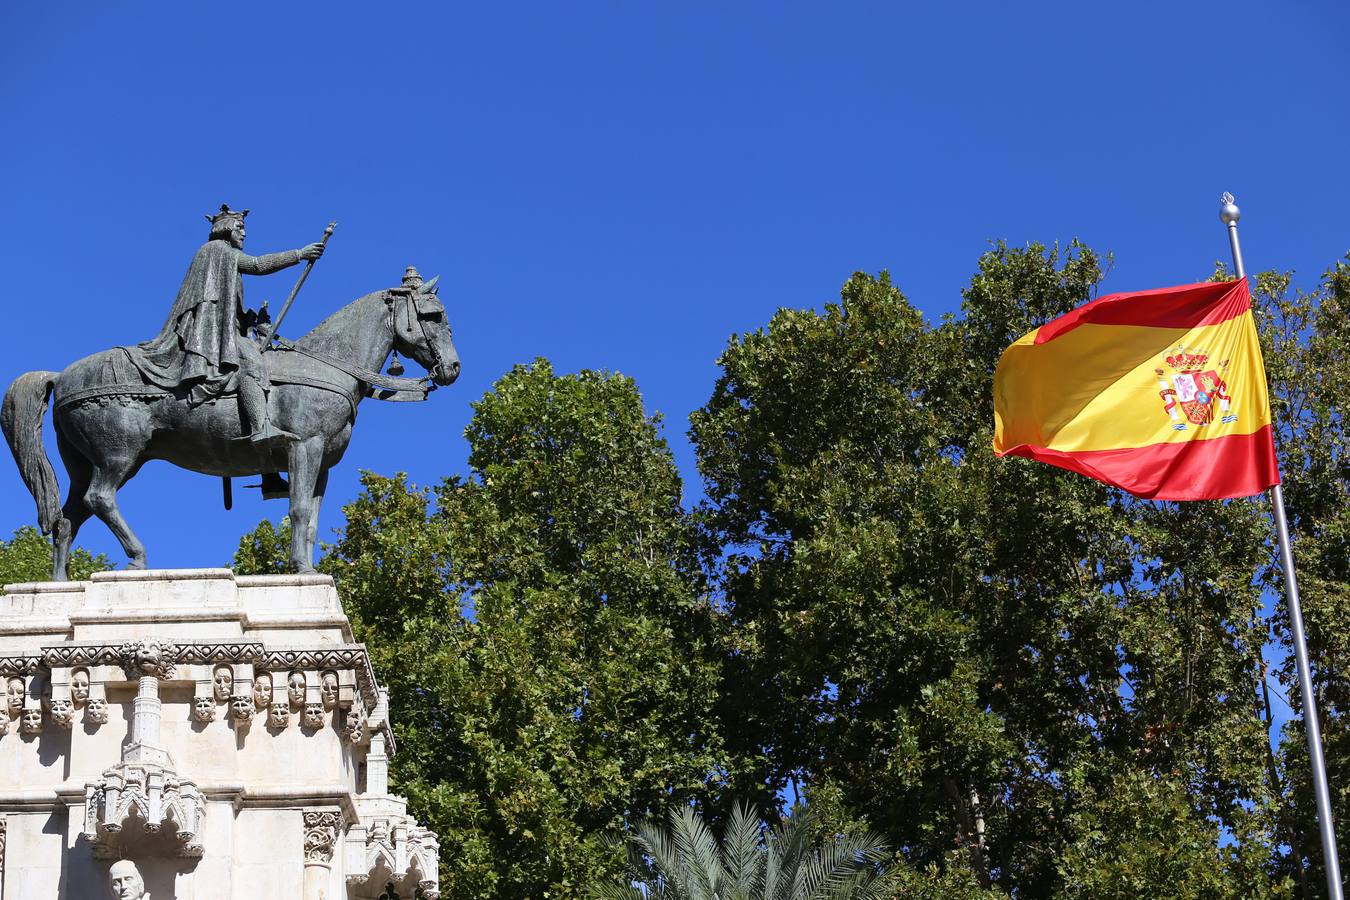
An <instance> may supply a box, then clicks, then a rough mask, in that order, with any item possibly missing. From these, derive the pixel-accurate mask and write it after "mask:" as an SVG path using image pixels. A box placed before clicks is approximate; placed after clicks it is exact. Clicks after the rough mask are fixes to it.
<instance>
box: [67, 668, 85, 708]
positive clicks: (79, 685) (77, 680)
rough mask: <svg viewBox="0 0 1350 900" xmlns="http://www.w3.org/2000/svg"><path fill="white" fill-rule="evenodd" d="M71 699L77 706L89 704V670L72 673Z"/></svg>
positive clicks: (78, 670)
mask: <svg viewBox="0 0 1350 900" xmlns="http://www.w3.org/2000/svg"><path fill="white" fill-rule="evenodd" d="M70 699H71V702H73V703H74V704H75V705H76V706H84V705H85V704H86V703H88V702H89V670H88V669H76V670H75V671H73V672H71V673H70Z"/></svg>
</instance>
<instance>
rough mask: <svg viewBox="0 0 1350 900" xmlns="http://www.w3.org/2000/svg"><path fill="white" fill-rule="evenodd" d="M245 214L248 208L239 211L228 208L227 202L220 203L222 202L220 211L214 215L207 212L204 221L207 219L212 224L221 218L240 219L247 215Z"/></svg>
mask: <svg viewBox="0 0 1350 900" xmlns="http://www.w3.org/2000/svg"><path fill="white" fill-rule="evenodd" d="M247 215H248V210H243V211H240V210H236V209H230V205H229V204H228V203H222V204H220V212H218V213H216V214H215V215H214V216H213V215H210V214H209V213H208V214H207V216H206V221H208V222H210V223H211V224H212V225H214V224H216V223H217V222H219V221H220V220H221V219H241V220H242V219H243V218H244V216H247Z"/></svg>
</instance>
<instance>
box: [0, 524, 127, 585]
mask: <svg viewBox="0 0 1350 900" xmlns="http://www.w3.org/2000/svg"><path fill="white" fill-rule="evenodd" d="M111 568H112V563H111V562H109V561H108V558H107V557H106V556H104V555H103V554H102V553H100V554H98V555H97V556H94V555H93V554H91V553H90V552H89V551H88V550H85V549H83V548H82V547H76V548H75V549H74V550H73V551H71V554H70V565H69V569H68V573H69V575H70V579H71V580H72V581H83V580H84V579H86V578H88V577H89V576H90V575H92V574H93V573H94V572H104V571H107V570H108V569H111ZM51 577H52V542H51V540H49V539H48V538H45V537H43V536H42V532H40V531H38V530H37V529H36V528H34V527H33V526H31V525H25V526H24V527H22V528H20V529H18V530H16V531H15V532H14V536H13V537H11V538H10V539H9V540H7V541H5V540H0V587H2V586H4V585H6V584H18V583H20V582H24V581H49V580H51Z"/></svg>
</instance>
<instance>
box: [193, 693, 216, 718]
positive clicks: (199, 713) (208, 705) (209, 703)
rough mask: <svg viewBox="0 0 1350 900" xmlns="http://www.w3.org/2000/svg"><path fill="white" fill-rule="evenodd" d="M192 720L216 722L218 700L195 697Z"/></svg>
mask: <svg viewBox="0 0 1350 900" xmlns="http://www.w3.org/2000/svg"><path fill="white" fill-rule="evenodd" d="M192 718H194V719H196V720H197V721H198V722H214V721H215V720H216V698H215V697H193V698H192Z"/></svg>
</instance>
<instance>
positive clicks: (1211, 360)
mask: <svg viewBox="0 0 1350 900" xmlns="http://www.w3.org/2000/svg"><path fill="white" fill-rule="evenodd" d="M1251 307H1252V304H1251V296H1250V295H1249V294H1248V292H1247V282H1246V280H1245V279H1239V280H1237V281H1224V282H1209V283H1204V284H1188V285H1183V286H1181V287H1174V288H1164V289H1162V290H1157V291H1139V292H1135V293H1129V294H1111V295H1110V296H1107V297H1100V298H1098V299H1096V300H1094V301H1092V302H1091V303H1088V304H1087V305H1085V306H1081V307H1079V308H1078V309H1075V310H1074V311H1073V312H1070V313H1067V314H1065V315H1063V316H1060V317H1059V318H1058V319H1055V320H1054V321H1052V322H1048V323H1046V324H1045V325H1042V326H1041V327H1040V328H1037V329H1036V330H1035V331H1033V332H1031V333H1030V334H1028V335H1026V336H1025V337H1023V338H1022V339H1021V340H1019V341H1018V342H1017V343H1015V344H1013V345H1012V346H1011V347H1009V348H1008V349H1007V350H1005V351H1004V352H1003V356H1002V358H1001V359H999V361H998V369H997V370H996V371H995V373H994V452H995V453H997V454H998V455H999V456H1005V455H1008V454H1012V455H1014V456H1025V457H1027V458H1028V459H1038V460H1040V461H1041V462H1046V463H1049V464H1050V465H1052V466H1059V467H1060V468H1063V469H1069V470H1070V471H1073V472H1078V473H1080V474H1082V475H1087V476H1088V477H1090V478H1096V479H1097V480H1099V481H1104V482H1106V483H1107V484H1112V485H1115V486H1116V487H1119V488H1123V489H1124V490H1126V491H1129V492H1130V493H1131V494H1134V495H1135V496H1136V497H1143V498H1145V499H1150V500H1219V499H1223V498H1225V497H1246V496H1250V495H1252V494H1259V493H1261V492H1262V491H1264V490H1265V489H1266V488H1269V487H1271V486H1272V485H1275V484H1278V483H1279V481H1280V473H1279V468H1278V466H1277V465H1276V462H1275V442H1274V439H1273V436H1272V431H1271V422H1270V403H1269V400H1268V399H1267V397H1266V370H1265V366H1264V365H1263V363H1262V361H1261V346H1260V344H1259V343H1258V341H1257V337H1256V324H1255V323H1254V322H1253V321H1252V309H1251Z"/></svg>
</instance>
